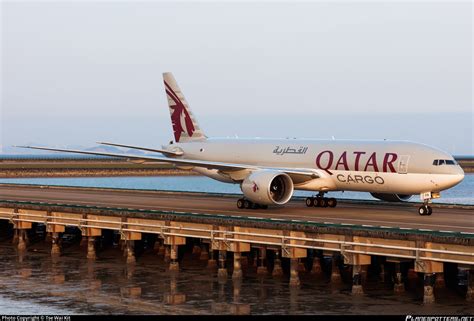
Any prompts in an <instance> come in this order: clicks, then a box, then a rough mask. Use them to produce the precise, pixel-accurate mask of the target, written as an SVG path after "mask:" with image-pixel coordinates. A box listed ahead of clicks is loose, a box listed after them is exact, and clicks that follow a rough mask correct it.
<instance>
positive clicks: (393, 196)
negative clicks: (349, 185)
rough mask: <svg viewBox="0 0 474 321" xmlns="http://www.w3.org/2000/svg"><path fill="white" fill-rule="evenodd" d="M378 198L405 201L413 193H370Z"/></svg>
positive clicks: (387, 200) (389, 200)
mask: <svg viewBox="0 0 474 321" xmlns="http://www.w3.org/2000/svg"><path fill="white" fill-rule="evenodd" d="M370 195H372V196H373V197H375V198H376V199H379V200H381V201H386V202H403V201H408V200H409V199H410V198H411V197H412V195H402V194H384V193H370Z"/></svg>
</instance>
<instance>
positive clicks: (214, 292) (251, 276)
mask: <svg viewBox="0 0 474 321" xmlns="http://www.w3.org/2000/svg"><path fill="white" fill-rule="evenodd" d="M49 250H50V245H48V244H46V243H45V242H43V241H42V242H38V243H35V244H32V245H30V247H29V250H28V252H27V253H25V254H21V255H20V254H19V253H18V252H17V251H16V250H15V248H14V247H13V246H12V244H11V241H10V240H3V241H0V271H2V273H1V275H0V284H1V286H0V311H1V313H2V314H8V313H13V314H18V313H21V314H37V313H39V314H58V313H61V314H62V313H64V314H249V313H251V314H400V313H402V314H405V313H406V314H416V315H419V314H430V315H432V314H473V313H474V308H473V306H472V305H470V304H469V303H468V302H466V301H465V299H464V298H463V297H462V295H461V294H460V293H458V292H456V290H453V289H450V288H446V289H444V290H441V291H437V292H436V295H437V297H436V300H437V301H436V303H435V304H433V305H428V306H426V305H423V304H422V295H423V287H422V280H421V279H419V280H418V284H417V285H416V286H415V288H412V289H410V288H408V290H407V292H406V293H404V294H402V295H396V294H394V293H393V290H392V284H391V283H390V282H387V283H380V282H378V281H377V276H376V275H375V276H374V275H369V278H368V280H367V283H366V284H365V285H364V291H365V294H364V295H363V296H361V297H354V296H352V295H351V293H350V283H349V282H346V283H344V284H340V285H331V283H330V282H329V278H328V277H327V276H326V278H323V279H316V278H315V277H313V276H311V274H309V273H301V274H300V278H301V287H300V288H296V289H295V288H291V287H289V286H288V271H287V267H285V266H284V267H283V268H284V270H285V272H286V274H285V276H283V277H281V278H273V277H272V276H270V275H267V276H263V277H261V276H257V275H256V272H255V268H253V267H252V266H251V264H249V265H248V267H245V266H244V269H243V271H244V278H243V279H242V280H241V281H232V280H231V278H230V276H229V278H228V279H227V280H226V281H224V282H222V281H219V280H218V279H217V277H216V274H217V273H216V271H215V270H214V271H212V270H209V269H206V267H205V266H206V261H200V260H199V259H197V258H193V257H192V256H191V253H190V251H188V252H187V253H185V254H184V257H183V259H182V260H181V262H180V267H181V270H180V271H179V273H173V272H169V271H168V270H167V268H166V267H167V264H166V263H164V260H163V259H162V258H159V257H158V256H157V255H156V254H155V253H154V252H153V251H152V250H149V251H145V252H144V254H143V255H141V256H140V257H138V258H137V263H136V264H135V265H127V264H125V262H124V261H125V259H124V257H123V255H122V252H121V251H120V250H119V248H118V247H107V248H104V249H103V250H102V251H100V252H99V253H98V256H99V258H98V259H97V260H96V261H95V262H90V261H88V260H87V259H86V258H85V251H84V249H81V248H80V247H79V245H78V244H75V245H74V244H73V245H71V246H69V247H67V248H65V249H64V251H63V255H62V256H61V257H60V258H59V259H53V258H51V255H50V254H49ZM188 250H189V248H188ZM228 264H229V262H228ZM230 272H231V271H230Z"/></svg>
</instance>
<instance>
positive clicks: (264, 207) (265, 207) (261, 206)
mask: <svg viewBox="0 0 474 321" xmlns="http://www.w3.org/2000/svg"><path fill="white" fill-rule="evenodd" d="M260 208H261V209H262V210H266V209H267V208H268V205H260Z"/></svg>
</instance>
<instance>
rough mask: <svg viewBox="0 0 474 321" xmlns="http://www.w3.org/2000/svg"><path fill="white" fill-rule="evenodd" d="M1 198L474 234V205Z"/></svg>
mask: <svg viewBox="0 0 474 321" xmlns="http://www.w3.org/2000/svg"><path fill="white" fill-rule="evenodd" d="M0 199H1V200H12V201H31V202H47V203H63V204H75V205H94V206H100V207H113V208H133V209H154V210H165V211H180V212H192V213H203V214H220V215H225V216H240V217H253V218H255V217H261V218H272V219H284V220H300V221H309V222H321V223H339V224H347V225H352V224H353V225H363V226H374V227H386V228H390V227H398V228H404V229H408V230H409V229H417V230H432V231H441V232H463V233H474V211H473V210H472V207H470V208H469V207H467V208H447V207H444V206H443V207H438V206H437V205H434V206H433V214H432V215H431V216H420V215H418V211H417V209H418V206H419V205H418V204H409V203H407V204H396V205H391V204H387V203H381V204H377V203H376V202H351V201H340V202H339V204H338V206H337V207H336V208H314V207H312V208H308V207H306V205H305V204H304V201H303V200H301V199H299V200H298V199H296V200H292V201H291V202H289V203H288V204H286V205H285V206H284V207H274V208H272V207H270V208H269V209H266V210H263V209H258V210H249V209H237V207H236V201H237V199H238V196H237V195H236V196H219V195H209V194H205V193H197V194H191V193H181V192H154V191H133V190H114V189H87V188H69V187H40V186H24V185H23V186H13V185H0Z"/></svg>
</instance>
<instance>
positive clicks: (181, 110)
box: [163, 72, 207, 143]
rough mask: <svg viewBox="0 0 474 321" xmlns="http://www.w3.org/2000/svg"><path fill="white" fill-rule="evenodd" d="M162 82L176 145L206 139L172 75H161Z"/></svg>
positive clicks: (168, 73)
mask: <svg viewBox="0 0 474 321" xmlns="http://www.w3.org/2000/svg"><path fill="white" fill-rule="evenodd" d="M163 81H164V83H165V91H166V97H167V98H168V107H169V109H170V116H171V123H172V125H173V133H174V139H175V141H176V142H177V143H178V142H182V143H186V142H192V141H202V140H204V139H206V138H207V137H206V135H204V133H203V132H202V130H201V127H199V124H198V122H197V120H196V118H195V117H194V115H193V113H192V112H191V109H190V108H189V105H188V102H187V101H186V98H184V95H183V93H182V92H181V89H180V88H179V86H178V83H177V82H176V80H175V79H174V77H173V74H172V73H170V72H165V73H163Z"/></svg>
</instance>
